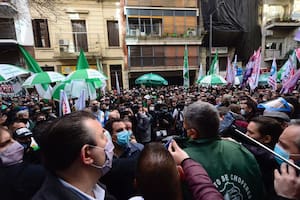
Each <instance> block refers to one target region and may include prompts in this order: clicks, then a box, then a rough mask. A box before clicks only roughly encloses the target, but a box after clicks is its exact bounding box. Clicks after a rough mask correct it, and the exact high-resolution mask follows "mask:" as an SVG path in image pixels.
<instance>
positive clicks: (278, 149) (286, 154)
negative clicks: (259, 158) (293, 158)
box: [274, 144, 290, 165]
mask: <svg viewBox="0 0 300 200" xmlns="http://www.w3.org/2000/svg"><path fill="white" fill-rule="evenodd" d="M274 152H275V153H277V154H279V155H281V156H282V157H284V158H285V159H287V160H288V159H289V158H290V154H289V152H287V151H286V150H284V149H283V148H282V147H281V146H279V145H278V144H276V145H275V147H274ZM275 160H276V161H277V163H278V164H279V165H281V164H282V163H283V162H284V161H283V160H282V159H280V158H279V157H277V156H275Z"/></svg>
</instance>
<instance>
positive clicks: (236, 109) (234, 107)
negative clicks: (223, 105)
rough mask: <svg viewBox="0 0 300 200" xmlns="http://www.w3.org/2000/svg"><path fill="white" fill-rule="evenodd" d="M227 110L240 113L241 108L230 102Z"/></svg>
mask: <svg viewBox="0 0 300 200" xmlns="http://www.w3.org/2000/svg"><path fill="white" fill-rule="evenodd" d="M228 108H229V110H230V111H231V112H234V113H236V114H240V113H241V112H240V110H241V106H240V105H239V104H233V103H232V104H230V105H229V107H228Z"/></svg>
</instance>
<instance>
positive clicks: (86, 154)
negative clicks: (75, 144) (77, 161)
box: [80, 144, 94, 165]
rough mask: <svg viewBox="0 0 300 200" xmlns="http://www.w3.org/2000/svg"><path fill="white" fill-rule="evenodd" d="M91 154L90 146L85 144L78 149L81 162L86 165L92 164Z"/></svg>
mask: <svg viewBox="0 0 300 200" xmlns="http://www.w3.org/2000/svg"><path fill="white" fill-rule="evenodd" d="M91 155H92V150H91V147H90V146H89V145H87V144H86V145H83V146H82V148H81V150H80V158H81V162H82V163H84V164H86V165H90V164H92V163H93V162H94V159H93V158H92V157H91Z"/></svg>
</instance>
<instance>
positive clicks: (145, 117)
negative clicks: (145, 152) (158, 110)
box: [135, 106, 152, 145]
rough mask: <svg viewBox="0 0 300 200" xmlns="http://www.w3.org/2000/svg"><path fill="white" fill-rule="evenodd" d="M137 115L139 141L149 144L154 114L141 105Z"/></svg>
mask: <svg viewBox="0 0 300 200" xmlns="http://www.w3.org/2000/svg"><path fill="white" fill-rule="evenodd" d="M135 117H136V132H135V134H136V135H135V137H136V140H137V142H139V143H142V144H144V145H145V144H147V143H149V142H151V121H152V116H151V115H150V114H149V113H148V109H147V108H144V107H142V106H140V107H139V110H138V112H137V113H136V114H135Z"/></svg>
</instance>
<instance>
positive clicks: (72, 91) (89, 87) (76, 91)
mask: <svg viewBox="0 0 300 200" xmlns="http://www.w3.org/2000/svg"><path fill="white" fill-rule="evenodd" d="M61 90H64V91H65V92H66V94H67V95H68V96H69V97H71V98H79V97H80V94H81V91H82V90H85V91H86V92H85V94H86V97H85V99H86V100H88V98H89V99H96V97H97V95H96V88H95V87H94V85H93V83H92V82H85V81H72V82H71V83H67V82H62V83H58V84H56V85H55V87H54V88H53V90H52V98H53V99H54V100H57V101H59V100H60V91H61Z"/></svg>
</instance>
